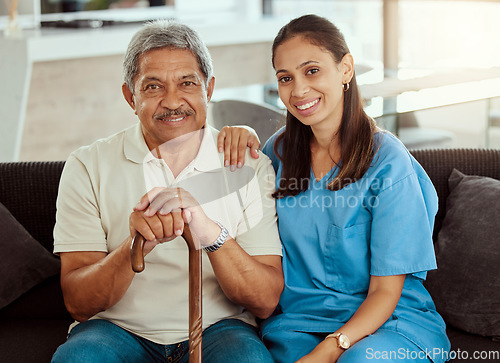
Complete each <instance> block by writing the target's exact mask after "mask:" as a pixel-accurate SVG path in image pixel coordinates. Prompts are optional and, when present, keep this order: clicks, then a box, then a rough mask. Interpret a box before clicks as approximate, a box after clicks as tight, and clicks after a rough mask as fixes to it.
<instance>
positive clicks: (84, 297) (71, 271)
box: [60, 211, 180, 321]
mask: <svg viewBox="0 0 500 363" xmlns="http://www.w3.org/2000/svg"><path fill="white" fill-rule="evenodd" d="M175 216H176V214H175V213H174V214H168V215H166V216H160V215H154V216H152V217H145V216H144V213H143V212H138V211H135V212H133V213H132V214H131V215H130V221H129V222H130V233H131V235H135V233H136V232H139V233H141V234H142V235H143V236H144V237H146V238H147V239H148V241H147V242H146V243H145V245H144V254H145V255H147V254H148V253H149V252H151V250H152V249H153V248H154V247H155V246H156V245H157V244H158V243H161V242H168V241H170V240H172V239H174V238H175V237H176V235H175V234H174V218H175ZM179 218H180V213H179V215H178V216H177V218H176V219H179ZM131 243H132V237H128V238H127V239H126V240H125V241H124V242H123V243H122V244H121V245H120V246H119V247H118V248H117V249H115V250H114V251H112V252H111V253H109V254H107V253H105V252H62V253H61V254H60V256H61V288H62V291H63V295H64V303H65V305H66V308H67V309H68V311H69V313H70V314H71V316H72V317H73V318H74V319H75V320H78V321H86V320H88V319H89V318H91V317H92V316H94V315H95V314H97V313H99V312H101V311H104V310H107V309H109V308H110V307H112V306H113V305H115V304H116V303H117V302H118V301H119V300H120V299H121V298H122V297H123V295H125V293H126V292H127V290H128V288H129V286H130V284H131V283H132V280H133V278H134V276H135V273H134V272H133V270H132V265H131V257H130V245H131Z"/></svg>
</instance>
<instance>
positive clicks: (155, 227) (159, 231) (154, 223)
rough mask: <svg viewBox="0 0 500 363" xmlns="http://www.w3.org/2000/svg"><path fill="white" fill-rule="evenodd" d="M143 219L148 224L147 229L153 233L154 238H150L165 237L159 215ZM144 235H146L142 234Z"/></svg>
mask: <svg viewBox="0 0 500 363" xmlns="http://www.w3.org/2000/svg"><path fill="white" fill-rule="evenodd" d="M145 221H146V222H147V224H148V225H149V229H150V230H151V232H152V233H153V235H154V238H153V239H152V240H154V239H162V238H163V237H165V235H164V233H163V223H162V221H161V220H160V218H159V216H157V215H154V216H152V217H146V218H145ZM143 236H144V235H143ZM144 237H146V236H144Z"/></svg>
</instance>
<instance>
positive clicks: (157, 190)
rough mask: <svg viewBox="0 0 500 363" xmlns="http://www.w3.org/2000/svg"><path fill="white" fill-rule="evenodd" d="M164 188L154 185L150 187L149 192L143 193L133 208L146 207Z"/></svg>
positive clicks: (142, 208) (141, 208)
mask: <svg viewBox="0 0 500 363" xmlns="http://www.w3.org/2000/svg"><path fill="white" fill-rule="evenodd" d="M163 189H164V188H160V187H155V188H153V189H151V190H150V191H149V192H147V193H146V194H144V195H143V196H142V197H141V200H140V201H139V203H137V205H136V206H135V207H134V210H137V211H139V210H144V209H146V207H147V206H148V205H149V204H150V203H151V201H152V200H153V199H154V198H155V197H156V196H157V195H158V194H159V193H161V191H162V190H163Z"/></svg>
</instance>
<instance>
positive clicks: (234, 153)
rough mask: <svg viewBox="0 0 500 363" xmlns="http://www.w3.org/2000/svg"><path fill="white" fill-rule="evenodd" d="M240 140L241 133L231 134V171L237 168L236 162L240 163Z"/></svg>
mask: <svg viewBox="0 0 500 363" xmlns="http://www.w3.org/2000/svg"><path fill="white" fill-rule="evenodd" d="M239 142H240V135H232V136H231V146H230V150H231V158H230V164H231V171H234V170H236V164H237V163H238V145H239Z"/></svg>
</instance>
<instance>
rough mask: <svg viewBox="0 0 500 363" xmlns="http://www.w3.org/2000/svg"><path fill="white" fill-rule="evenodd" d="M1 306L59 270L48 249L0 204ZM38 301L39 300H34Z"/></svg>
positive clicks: (55, 259)
mask: <svg viewBox="0 0 500 363" xmlns="http://www.w3.org/2000/svg"><path fill="white" fill-rule="evenodd" d="M0 255H1V256H2V260H3V261H2V262H1V263H0V276H1V278H0V309H1V308H3V307H4V306H7V305H8V304H10V303H11V302H13V301H14V300H16V299H17V298H18V297H19V296H21V295H22V294H24V293H25V292H27V291H28V290H29V289H31V288H32V287H33V286H35V285H36V284H38V283H40V282H42V281H44V280H45V279H47V278H48V277H50V276H53V275H56V274H57V273H59V271H60V266H61V265H60V262H59V259H57V258H56V257H54V256H53V255H52V254H51V253H50V252H48V251H47V250H46V249H45V248H44V247H43V246H42V245H41V244H40V243H38V241H36V240H35V239H34V238H33V237H32V236H31V235H30V234H29V233H28V232H27V231H26V229H24V227H23V226H22V225H21V224H20V223H19V222H18V221H17V220H16V219H15V218H14V216H13V215H12V214H11V213H10V212H9V210H8V209H7V208H6V207H5V206H4V205H3V204H2V203H0ZM35 303H36V302H35Z"/></svg>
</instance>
